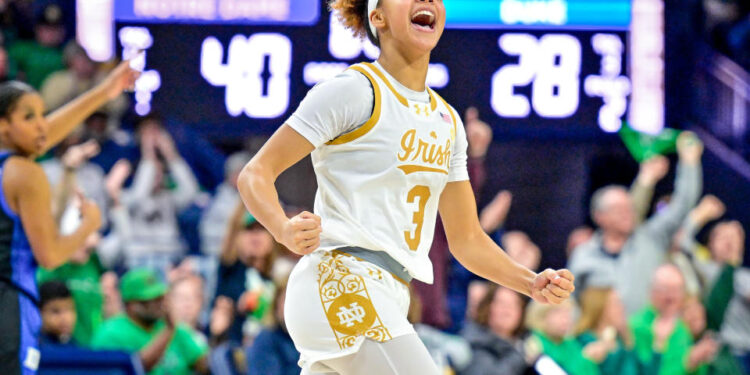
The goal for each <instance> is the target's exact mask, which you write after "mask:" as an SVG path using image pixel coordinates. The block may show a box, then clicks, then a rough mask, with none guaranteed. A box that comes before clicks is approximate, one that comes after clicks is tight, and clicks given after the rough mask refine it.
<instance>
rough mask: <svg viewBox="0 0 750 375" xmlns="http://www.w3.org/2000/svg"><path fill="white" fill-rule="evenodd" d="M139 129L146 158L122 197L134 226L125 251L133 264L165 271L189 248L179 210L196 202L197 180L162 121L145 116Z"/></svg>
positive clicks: (132, 266) (129, 266) (126, 241)
mask: <svg viewBox="0 0 750 375" xmlns="http://www.w3.org/2000/svg"><path fill="white" fill-rule="evenodd" d="M138 132H139V137H140V140H141V161H140V163H139V164H138V167H137V168H136V170H135V177H134V178H133V183H132V185H131V187H130V188H129V189H127V190H125V191H123V192H122V196H121V201H122V204H123V206H125V207H126V208H127V209H128V213H129V218H130V227H131V230H130V233H129V237H127V238H123V239H122V240H123V246H122V247H123V249H122V250H123V252H124V255H125V264H126V265H127V266H128V268H134V267H137V266H146V265H149V266H152V267H157V268H162V269H166V268H167V266H168V265H170V264H171V263H172V261H174V260H175V259H177V258H178V257H180V256H181V255H183V254H184V253H185V252H186V247H185V246H184V244H183V242H182V241H181V237H180V232H179V228H178V224H177V214H178V213H179V212H180V211H181V210H183V209H185V208H186V207H188V206H189V205H190V204H191V203H192V202H193V200H194V199H195V197H196V195H197V194H198V191H199V190H198V183H197V181H196V179H195V176H194V175H193V173H192V171H191V170H190V167H189V166H188V165H187V163H185V161H184V160H183V159H182V157H181V156H180V154H179V153H178V152H177V149H176V148H175V146H174V142H173V141H172V137H171V136H170V135H169V134H168V133H166V132H165V131H164V129H163V128H162V127H161V122H160V121H159V120H158V119H156V118H154V117H146V118H143V119H142V120H141V122H140V124H139V128H138ZM167 174H168V175H169V177H171V178H172V179H173V181H174V185H175V186H174V188H173V189H170V188H169V186H168V185H167V183H168V181H169V180H168V179H167Z"/></svg>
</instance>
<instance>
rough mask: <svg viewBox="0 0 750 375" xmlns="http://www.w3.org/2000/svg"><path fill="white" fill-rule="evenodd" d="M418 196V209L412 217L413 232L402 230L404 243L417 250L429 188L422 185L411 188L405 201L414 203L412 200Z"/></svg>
mask: <svg viewBox="0 0 750 375" xmlns="http://www.w3.org/2000/svg"><path fill="white" fill-rule="evenodd" d="M417 198H419V210H417V212H415V213H414V216H413V218H412V220H413V223H414V224H416V225H417V227H416V228H415V229H414V234H412V233H411V232H410V231H408V230H407V231H404V239H406V244H407V245H409V249H411V250H412V251H417V249H418V248H419V243H420V242H421V241H422V224H424V209H425V207H426V206H427V200H428V199H430V188H429V187H428V186H424V185H417V186H415V187H414V188H412V189H411V190H409V194H408V195H407V196H406V203H414V200H415V199H417Z"/></svg>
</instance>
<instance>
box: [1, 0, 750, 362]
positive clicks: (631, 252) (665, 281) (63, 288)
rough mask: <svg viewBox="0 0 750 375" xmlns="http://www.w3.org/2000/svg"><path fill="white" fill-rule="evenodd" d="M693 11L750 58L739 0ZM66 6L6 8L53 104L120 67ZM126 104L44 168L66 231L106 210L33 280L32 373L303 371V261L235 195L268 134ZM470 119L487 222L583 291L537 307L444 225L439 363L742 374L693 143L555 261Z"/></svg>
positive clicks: (429, 337)
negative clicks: (518, 221)
mask: <svg viewBox="0 0 750 375" xmlns="http://www.w3.org/2000/svg"><path fill="white" fill-rule="evenodd" d="M686 3H688V2H686ZM692 3H696V4H694V5H696V6H694V7H692V8H689V11H690V14H691V15H694V16H695V18H696V20H695V23H694V24H693V26H695V27H696V32H697V33H700V34H701V38H703V40H704V41H705V42H707V43H708V44H709V45H710V46H712V48H714V49H715V50H716V51H719V52H720V53H723V54H725V55H726V56H728V57H730V58H731V59H734V60H735V61H736V63H738V64H740V65H741V66H744V68H745V69H750V3H748V2H747V1H741V0H705V1H702V2H700V4H697V3H698V2H696V1H693V2H692ZM74 13H75V10H74V8H73V5H72V2H65V1H59V2H57V1H51V0H48V1H30V0H0V25H2V34H0V82H3V81H7V80H11V79H15V80H22V81H25V82H27V83H29V84H30V85H32V86H34V87H35V88H37V89H38V90H39V91H40V93H41V95H42V97H43V99H44V101H45V103H46V106H47V108H48V110H54V109H55V108H58V107H60V106H62V105H64V104H65V103H66V102H67V101H69V100H71V99H72V98H74V97H75V96H77V95H79V94H81V93H83V92H84V91H86V90H88V89H90V88H92V87H93V86H94V85H95V84H96V83H97V82H98V80H100V79H101V78H102V77H103V75H104V74H105V73H106V72H107V71H108V70H109V69H111V68H112V67H113V63H111V64H110V63H103V64H102V63H95V62H93V61H92V60H91V59H90V58H89V57H88V56H87V54H86V51H85V50H84V49H82V48H81V47H80V46H78V45H77V44H76V42H75V40H74V31H75V24H74ZM697 25H702V26H700V27H699V26H697ZM691 27H692V26H691ZM130 107H131V99H130V98H129V97H128V96H127V95H123V96H122V97H121V98H120V99H118V100H116V101H114V102H112V103H110V104H109V105H107V106H106V107H104V108H101V110H100V111H99V112H97V113H96V114H95V115H93V116H91V117H90V118H89V119H87V120H86V121H85V123H84V124H82V126H81V128H80V130H79V131H77V132H76V133H75V134H74V135H72V136H71V137H69V138H68V139H67V140H66V141H64V142H63V144H62V145H60V146H59V147H57V148H56V149H55V150H53V151H52V152H50V154H49V155H47V156H45V157H44V158H43V160H42V161H41V163H42V165H43V166H44V169H45V171H46V172H47V175H48V178H49V180H50V182H51V184H52V186H53V187H54V198H53V212H54V214H55V216H56V219H57V220H58V222H59V225H60V228H61V230H62V231H63V233H65V231H72V230H73V229H75V227H76V225H77V221H78V220H79V219H78V211H77V210H78V208H77V203H78V202H79V201H80V198H79V197H80V196H81V195H83V196H86V197H89V198H91V199H93V200H94V201H96V202H97V203H98V205H99V206H100V208H101V209H102V212H104V213H106V219H105V228H104V229H103V230H102V231H101V232H100V233H97V234H95V235H92V236H91V237H90V238H89V240H88V242H87V245H86V246H85V247H84V248H81V249H80V250H79V251H78V253H77V254H76V255H75V256H74V257H73V259H71V261H70V262H69V263H68V264H66V265H64V266H62V267H60V268H57V269H54V270H40V271H39V273H38V283H39V288H40V298H41V301H40V304H41V306H40V308H41V311H42V318H43V346H42V348H43V350H42V371H41V372H42V373H44V371H47V373H55V371H56V370H55V369H57V368H75V366H81V367H86V366H94V365H96V364H97V363H101V364H102V366H103V367H102V368H104V367H106V366H111V367H116V366H115V365H113V363H121V366H122V368H129V369H130V370H128V371H134V372H135V373H138V372H146V373H149V374H190V373H214V374H298V373H299V371H300V369H299V368H298V367H297V364H296V362H297V359H298V353H297V352H296V349H295V348H294V345H293V343H292V342H291V339H290V338H289V335H288V334H287V333H286V331H285V328H284V319H283V313H282V311H283V306H284V298H285V293H284V285H285V280H286V278H287V276H288V274H289V272H290V271H291V269H292V268H293V266H294V264H295V262H296V261H297V257H296V256H295V255H294V254H293V253H291V252H289V251H288V250H286V249H284V248H283V247H282V246H280V245H279V244H278V243H276V242H275V240H274V238H273V237H272V236H271V235H270V234H269V232H268V231H267V230H266V229H265V228H263V226H262V225H261V224H260V223H258V222H257V221H256V220H255V218H253V217H252V216H251V215H250V214H248V213H247V212H246V210H245V209H244V207H243V206H242V204H241V202H240V199H239V196H238V193H237V191H236V188H235V182H236V179H237V175H238V173H239V171H240V170H241V168H242V167H243V166H244V165H245V163H246V162H247V161H249V159H250V158H251V157H252V155H253V153H254V152H255V151H257V149H258V147H259V145H261V144H262V142H263V139H262V138H260V139H258V138H252V139H250V140H248V141H247V142H245V143H244V147H243V148H242V149H240V148H239V147H225V145H213V144H210V143H209V142H207V141H205V140H202V139H199V138H197V137H193V136H192V134H191V133H190V132H189V129H184V128H182V127H180V126H177V125H173V124H170V123H169V121H168V114H164V116H160V115H158V114H156V113H158V108H156V109H155V111H156V112H154V114H152V115H148V116H145V117H139V116H136V115H134V114H133V112H132V110H131V109H130ZM464 122H465V124H466V128H467V135H468V138H469V156H470V159H469V170H470V175H471V181H472V186H473V187H474V190H475V193H476V194H477V196H478V200H479V202H480V203H481V214H480V220H481V224H482V226H483V228H484V229H485V230H486V231H487V233H489V234H490V235H491V236H492V237H493V238H494V239H495V240H496V241H497V242H498V243H500V244H501V245H502V247H503V248H504V249H505V250H506V251H507V252H508V253H509V254H510V256H511V257H513V258H514V259H515V260H516V261H518V262H520V263H522V264H524V265H526V266H527V267H529V268H531V269H534V270H538V271H540V270H541V269H540V268H541V266H542V265H544V266H555V267H557V266H566V267H568V268H569V269H570V270H571V271H572V272H573V273H574V274H575V276H576V286H577V291H576V296H575V298H574V299H571V300H570V301H569V303H565V304H563V305H560V306H543V305H538V304H536V303H534V302H531V301H529V300H528V298H526V297H525V296H522V295H519V294H518V293H515V292H513V291H511V290H508V289H505V288H502V287H499V286H497V285H493V284H491V283H489V282H487V281H485V280H481V279H478V278H476V277H475V276H473V275H472V274H470V273H469V272H468V271H467V270H466V269H465V268H463V267H462V266H461V265H460V264H459V263H458V262H456V261H455V260H454V259H453V258H452V257H451V255H450V252H449V250H448V248H447V241H446V240H445V236H444V233H443V232H442V227H441V225H440V223H438V229H437V231H436V237H435V240H434V244H433V248H432V250H431V254H430V257H431V258H432V260H433V264H434V268H435V283H434V284H433V285H425V284H421V283H419V282H414V283H413V284H414V285H413V288H412V289H413V296H412V297H413V298H412V305H411V309H410V319H411V321H412V322H413V323H414V324H415V326H416V329H417V331H418V333H419V334H420V337H422V339H423V340H424V342H425V343H426V345H427V347H428V349H429V350H430V352H431V354H432V355H433V357H434V358H435V360H436V361H437V363H438V364H439V365H440V367H442V368H444V369H445V372H446V374H450V373H456V374H467V375H473V374H476V375H479V374H483V375H489V374H526V373H535V371H536V372H539V373H543V374H554V373H559V372H554V371H557V370H563V371H564V373H568V374H572V375H578V374H623V375H631V374H632V375H636V374H654V375H656V374H659V375H666V374H693V373H695V374H747V373H750V269H749V268H747V267H746V266H743V262H744V261H745V259H744V255H745V244H746V238H745V236H746V234H745V228H746V225H747V223H744V224H745V225H743V223H740V222H739V221H736V220H733V219H732V218H731V217H727V216H726V215H725V212H726V211H727V207H725V204H724V203H723V202H722V197H721V196H719V197H717V196H714V195H709V194H704V191H703V182H704V181H703V171H702V164H701V160H702V155H703V151H704V146H703V143H702V142H701V140H700V139H699V137H697V136H696V135H695V134H693V133H690V132H685V133H683V134H682V135H680V137H679V138H678V139H677V142H676V154H675V155H669V156H653V157H651V158H649V159H647V160H645V161H643V162H641V163H640V165H639V166H638V171H637V175H636V177H635V178H634V179H632V181H630V183H629V185H628V186H621V185H610V184H609V183H611V182H615V181H608V182H609V183H599V184H598V185H600V186H601V187H600V188H597V189H591V190H592V194H591V196H589V197H583V198H582V199H585V200H586V201H587V204H586V205H587V207H589V211H590V215H588V217H576V218H567V220H568V223H567V224H566V225H564V226H563V227H565V228H569V227H574V229H573V230H572V231H570V232H569V233H565V234H563V236H567V243H565V244H561V245H560V248H565V249H566V253H565V254H564V255H556V256H551V257H548V254H547V253H546V250H545V249H544V248H541V247H540V246H539V245H537V243H538V242H539V239H535V238H532V236H531V235H530V234H529V233H530V232H533V228H531V227H530V228H524V227H523V226H521V225H507V222H508V220H507V219H508V217H509V215H513V212H522V211H528V210H531V211H535V212H541V213H542V214H543V212H544V207H541V208H537V207H534V205H536V204H542V203H534V202H529V201H528V200H525V201H523V202H521V203H522V204H519V203H518V202H517V201H514V193H516V194H517V193H519V192H518V191H508V190H501V189H494V187H493V188H492V189H490V188H486V186H485V185H486V183H487V181H488V176H489V175H491V174H492V173H493V171H492V169H493V168H494V167H495V166H496V165H497V164H499V163H501V162H502V161H501V160H497V158H494V157H493V153H492V152H490V150H491V149H492V148H494V147H501V146H499V145H498V144H497V142H495V143H493V131H492V128H491V127H490V126H489V125H487V124H486V123H484V122H483V121H482V120H480V117H479V114H478V113H477V112H476V110H473V109H471V108H469V109H467V110H466V113H465V117H464ZM631 163H634V162H631ZM518 167H522V168H523V167H525V166H518ZM610 167H611V168H614V169H617V168H618V167H619V165H618V164H615V165H612V166H610ZM671 171H674V173H672V172H671ZM612 173H615V174H616V173H617V171H615V172H612ZM623 176H624V177H623ZM630 177H632V176H629V175H628V173H625V172H623V173H620V175H619V176H618V178H617V179H616V181H623V179H624V178H628V179H629V178H630ZM500 179H502V176H500ZM672 180H673V181H674V182H673V183H672ZM660 182H662V184H661V185H659V186H665V185H666V186H670V188H668V189H667V190H669V191H664V192H663V191H662V190H665V189H663V188H660V189H657V184H660ZM745 183H747V182H746V181H745ZM280 184H281V185H285V186H281V187H280V188H281V190H282V192H284V191H286V192H287V193H286V195H287V196H290V195H292V196H293V195H295V194H297V192H300V191H304V195H306V196H310V194H311V193H310V192H311V191H314V189H315V181H314V177H312V176H311V174H310V170H309V168H308V169H305V168H295V169H292V170H291V171H290V172H289V175H288V176H287V177H285V178H284V179H282V180H281V182H280ZM282 195H284V194H282ZM744 202H745V206H744V207H745V208H744V209H745V210H747V208H749V207H750V204H748V201H747V198H745V200H744ZM286 208H287V210H288V214H289V215H294V214H296V213H298V212H300V211H301V210H303V209H308V210H309V209H312V207H310V206H305V205H299V204H297V205H296V206H295V205H287V206H286ZM579 223H581V224H582V225H580V226H577V225H578V224H579ZM527 232H529V233H527ZM535 240H536V241H537V242H535ZM545 259H546V260H545ZM549 259H552V261H550V260H549ZM560 260H562V261H560ZM71 353H72V354H71ZM111 371H114V370H111ZM122 371H126V370H122ZM112 373H116V372H112ZM119 373H125V372H119Z"/></svg>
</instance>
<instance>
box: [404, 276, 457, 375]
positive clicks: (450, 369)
mask: <svg viewBox="0 0 750 375" xmlns="http://www.w3.org/2000/svg"><path fill="white" fill-rule="evenodd" d="M409 299H410V302H409V311H408V312H407V314H406V319H408V320H409V323H411V324H412V325H414V330H415V331H416V332H417V335H418V336H419V339H420V340H422V342H423V343H424V345H425V347H426V348H427V352H429V354H430V356H431V357H432V359H433V361H435V364H436V365H437V367H438V368H439V369H443V370H444V372H445V373H450V374H453V373H455V372H456V371H460V370H462V369H464V368H466V366H468V365H469V362H470V361H471V346H469V343H468V342H467V341H466V340H464V338H463V337H461V336H458V335H452V334H449V333H446V332H443V331H440V330H439V329H437V328H434V327H431V326H429V325H427V324H423V323H422V310H423V308H422V301H420V300H419V296H418V295H417V292H416V291H415V290H414V286H413V285H410V286H409Z"/></svg>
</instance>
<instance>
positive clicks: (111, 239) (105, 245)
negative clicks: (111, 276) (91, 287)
mask: <svg viewBox="0 0 750 375" xmlns="http://www.w3.org/2000/svg"><path fill="white" fill-rule="evenodd" d="M131 170H132V168H131V165H130V162H129V161H127V160H124V159H122V160H120V161H118V162H117V163H116V164H115V165H114V166H113V167H112V170H111V171H109V174H108V175H107V177H106V179H105V181H104V189H105V190H106V191H107V196H108V197H109V201H108V202H109V204H108V208H109V209H108V211H109V212H108V214H109V215H108V216H109V220H110V222H111V226H110V227H111V229H112V230H111V231H110V232H109V234H108V235H107V236H106V237H104V238H103V239H102V241H101V245H100V246H99V249H98V250H99V251H98V254H99V258H100V260H101V261H102V264H104V265H105V266H106V267H107V268H115V267H117V266H118V265H120V263H122V261H123V258H125V255H124V254H123V251H122V249H123V247H124V244H125V242H126V241H128V240H129V239H130V238H132V237H133V235H132V228H131V220H130V214H129V213H128V211H127V207H125V206H124V205H123V204H122V190H123V184H125V180H127V178H128V176H130V172H131Z"/></svg>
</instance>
